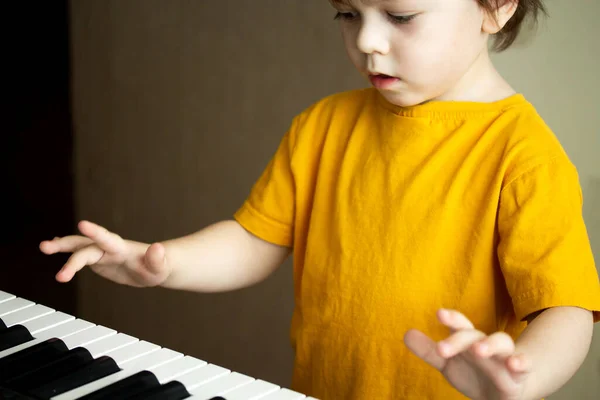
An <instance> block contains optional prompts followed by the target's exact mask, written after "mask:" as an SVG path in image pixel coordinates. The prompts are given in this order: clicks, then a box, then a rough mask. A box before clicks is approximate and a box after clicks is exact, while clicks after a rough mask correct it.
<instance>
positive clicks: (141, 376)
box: [77, 371, 160, 400]
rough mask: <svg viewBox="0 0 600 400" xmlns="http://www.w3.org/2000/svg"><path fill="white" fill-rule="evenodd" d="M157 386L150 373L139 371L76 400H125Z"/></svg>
mask: <svg viewBox="0 0 600 400" xmlns="http://www.w3.org/2000/svg"><path fill="white" fill-rule="evenodd" d="M159 386H160V383H159V382H158V379H156V376H155V375H154V374H153V373H152V372H150V371H140V372H138V373H137V374H134V375H131V376H128V377H127V378H123V379H121V380H120V381H117V382H115V383H113V384H111V385H109V386H105V387H103V388H102V389H98V390H96V391H95V392H92V393H88V394H86V395H85V396H83V397H80V398H78V399H77V400H126V399H128V398H129V397H131V396H134V395H136V394H138V393H141V392H143V391H144V390H148V389H153V388H157V387H159Z"/></svg>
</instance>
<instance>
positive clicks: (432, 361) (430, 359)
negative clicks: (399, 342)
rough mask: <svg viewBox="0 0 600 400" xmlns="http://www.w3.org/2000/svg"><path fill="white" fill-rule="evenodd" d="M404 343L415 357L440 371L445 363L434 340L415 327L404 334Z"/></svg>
mask: <svg viewBox="0 0 600 400" xmlns="http://www.w3.org/2000/svg"><path fill="white" fill-rule="evenodd" d="M404 343H405V344H406V347H408V349H409V350H410V351H412V352H413V353H414V354H415V355H416V356H417V357H419V358H420V359H422V360H423V361H425V362H426V363H428V364H429V365H431V366H432V367H433V368H435V369H437V370H438V371H441V370H442V369H443V368H444V366H445V365H446V360H445V359H444V358H443V357H440V355H439V354H438V353H437V351H436V344H435V342H434V341H433V340H432V339H431V338H429V337H428V336H427V335H425V334H424V333H423V332H420V331H418V330H416V329H411V330H409V331H408V332H406V334H405V335H404Z"/></svg>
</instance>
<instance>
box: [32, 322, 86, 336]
mask: <svg viewBox="0 0 600 400" xmlns="http://www.w3.org/2000/svg"><path fill="white" fill-rule="evenodd" d="M93 326H95V325H94V324H92V323H91V322H88V321H86V320H83V319H74V320H72V321H69V322H65V323H64V324H60V325H57V326H55V327H53V328H50V329H44V330H43V331H41V332H38V333H36V334H35V335H34V336H35V338H36V339H43V340H46V339H51V338H53V337H56V338H59V339H64V338H66V337H69V336H70V335H74V334H76V333H79V332H81V331H84V330H86V329H90V328H91V327H93Z"/></svg>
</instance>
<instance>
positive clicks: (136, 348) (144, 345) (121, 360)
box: [106, 340, 160, 367]
mask: <svg viewBox="0 0 600 400" xmlns="http://www.w3.org/2000/svg"><path fill="white" fill-rule="evenodd" d="M157 350H160V346H157V345H155V344H154V343H150V342H146V341H145V340H140V341H139V342H136V343H133V344H131V345H129V346H125V347H123V348H120V349H117V350H113V351H109V352H108V353H106V355H107V356H109V357H110V358H112V359H113V360H115V362H116V363H117V365H118V366H119V367H120V366H121V365H123V364H125V363H126V362H128V361H131V360H135V359H136V358H138V357H142V356H145V355H147V354H150V353H152V352H153V351H157Z"/></svg>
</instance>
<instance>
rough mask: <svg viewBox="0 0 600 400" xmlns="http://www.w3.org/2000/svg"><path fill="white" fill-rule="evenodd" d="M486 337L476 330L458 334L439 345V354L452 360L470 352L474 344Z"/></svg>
mask: <svg viewBox="0 0 600 400" xmlns="http://www.w3.org/2000/svg"><path fill="white" fill-rule="evenodd" d="M484 337H485V333H483V332H480V331H478V330H475V329H468V330H463V331H459V332H456V333H454V334H452V335H451V336H450V337H448V338H446V339H444V340H442V341H441V342H439V343H438V345H437V347H438V352H439V354H440V355H441V356H442V357H446V358H450V357H454V356H455V355H457V354H459V353H462V352H463V351H466V350H468V349H469V348H470V347H471V346H472V345H473V344H474V343H477V342H478V341H480V340H481V339H482V338H484Z"/></svg>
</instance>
